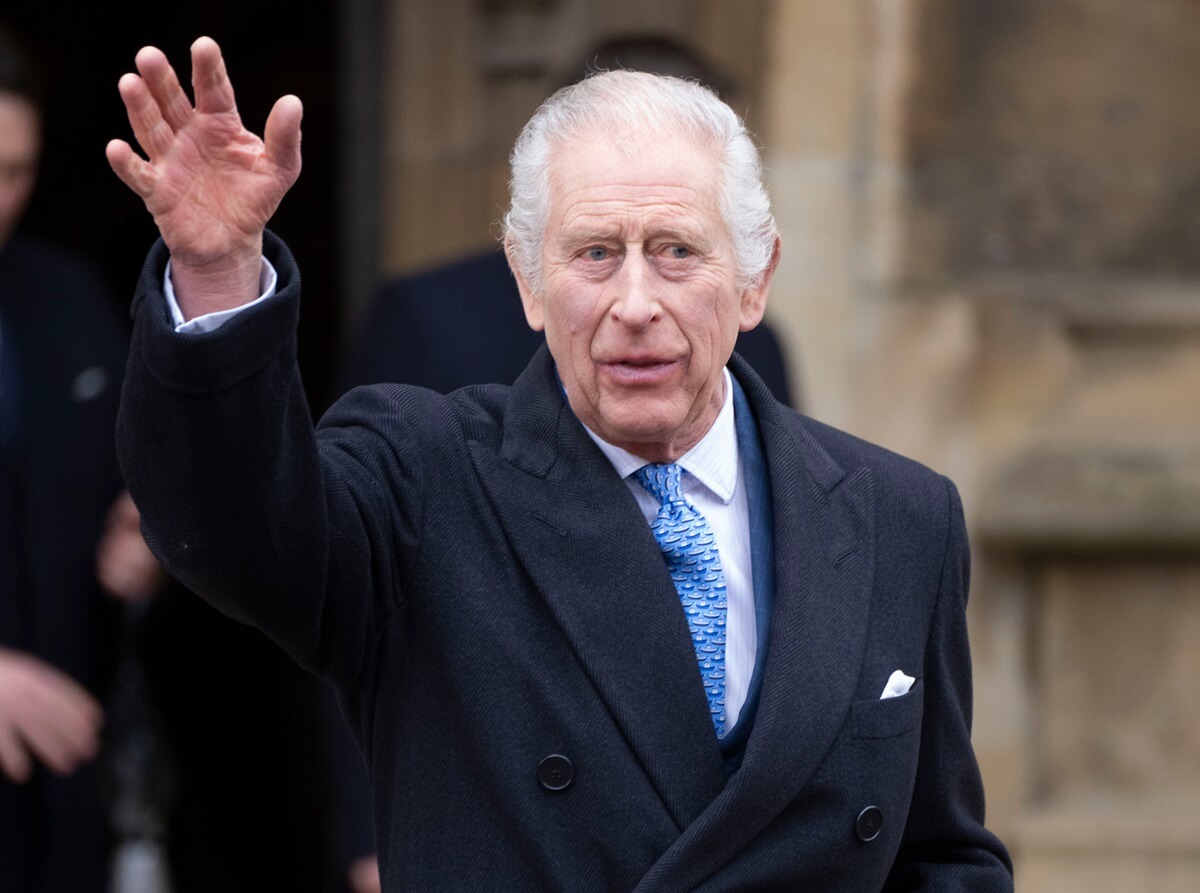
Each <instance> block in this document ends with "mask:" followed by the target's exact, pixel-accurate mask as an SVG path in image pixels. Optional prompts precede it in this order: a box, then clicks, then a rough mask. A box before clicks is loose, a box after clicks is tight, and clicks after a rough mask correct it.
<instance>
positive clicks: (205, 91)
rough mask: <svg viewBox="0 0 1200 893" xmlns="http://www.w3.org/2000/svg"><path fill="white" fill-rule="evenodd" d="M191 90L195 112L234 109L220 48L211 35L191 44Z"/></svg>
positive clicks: (231, 87) (230, 85) (231, 91)
mask: <svg viewBox="0 0 1200 893" xmlns="http://www.w3.org/2000/svg"><path fill="white" fill-rule="evenodd" d="M192 92H194V93H195V94H196V111H198V112H205V113H211V114H219V113H221V112H232V111H235V110H236V108H237V106H236V105H235V103H234V97H233V84H231V83H229V74H228V73H227V72H226V71H225V60H224V59H223V58H221V48H220V47H219V46H217V42H216V41H215V40H213V39H212V38H211V37H200V38H197V39H196V42H195V43H193V44H192Z"/></svg>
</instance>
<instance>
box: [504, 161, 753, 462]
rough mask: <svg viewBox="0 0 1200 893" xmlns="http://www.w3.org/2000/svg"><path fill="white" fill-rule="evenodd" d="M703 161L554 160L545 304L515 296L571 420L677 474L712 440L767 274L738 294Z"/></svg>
mask: <svg viewBox="0 0 1200 893" xmlns="http://www.w3.org/2000/svg"><path fill="white" fill-rule="evenodd" d="M719 182H720V171H719V168H718V165H717V162H716V159H715V158H713V156H712V154H711V153H710V152H709V151H707V150H706V149H705V148H703V147H702V146H699V145H697V144H696V143H694V142H692V141H690V140H688V139H686V138H674V139H672V138H662V137H647V138H644V139H641V140H638V141H635V144H634V145H630V143H629V142H628V141H625V142H623V144H622V145H621V147H620V148H617V147H616V146H615V145H614V144H613V143H612V142H610V141H607V140H604V139H597V140H576V141H574V142H571V143H569V144H567V145H566V146H562V147H560V148H559V150H558V151H557V152H556V153H555V156H554V160H553V162H552V167H551V172H550V186H551V199H550V214H549V218H548V221H547V225H546V233H545V239H544V242H543V248H542V283H543V287H542V292H541V293H540V294H535V293H533V292H531V291H530V289H529V288H528V287H527V284H526V283H525V282H523V281H521V277H520V276H518V282H519V284H520V286H521V295H522V300H523V301H524V304H525V314H526V317H527V318H528V320H529V324H530V325H531V326H533V328H535V329H539V330H540V329H543V328H544V329H545V332H546V340H547V342H548V344H549V346H550V352H551V354H553V356H554V360H555V363H556V364H557V366H558V374H559V377H560V378H561V379H562V383H563V387H564V388H565V389H566V393H567V399H568V400H569V402H570V404H571V409H572V410H574V412H575V414H576V416H578V417H579V419H580V420H581V421H582V422H583V423H584V424H586V425H587V426H588V427H589V428H591V429H592V430H593V431H595V432H596V433H597V434H599V435H600V436H601V437H602V438H604V439H605V440H607V441H608V442H609V443H613V444H616V445H618V446H621V447H624V448H625V449H627V450H629V451H630V452H632V453H634V454H636V455H638V456H641V457H643V458H645V459H649V460H651V461H657V462H666V461H674V460H675V459H677V458H679V456H681V455H683V453H685V452H687V450H689V449H690V448H691V447H692V446H694V445H695V444H696V443H697V442H698V441H699V440H700V439H701V438H702V437H703V436H704V434H705V433H707V431H708V429H709V428H710V427H711V426H712V423H713V422H714V421H715V419H716V417H717V413H718V412H719V411H720V408H721V404H722V401H723V399H724V389H723V387H724V385H723V380H722V369H723V368H724V366H725V363H726V361H727V360H728V359H729V355H730V354H731V353H732V352H733V345H734V342H735V340H736V339H737V333H738V331H739V330H742V331H744V330H747V329H751V328H753V327H754V326H756V325H757V324H758V323H759V321H760V320H761V319H762V315H763V308H764V306H765V304H766V294H767V287H768V285H769V282H770V274H771V272H773V265H772V270H771V271H768V273H767V275H766V276H764V277H763V281H762V282H761V283H759V284H756V285H753V286H751V287H750V288H747V289H740V288H739V287H738V285H737V268H736V265H735V262H734V256H733V245H732V242H731V240H730V236H729V232H728V229H727V227H726V226H725V222H724V220H723V218H722V215H721V211H720V207H719V204H718V194H719V189H718V187H719Z"/></svg>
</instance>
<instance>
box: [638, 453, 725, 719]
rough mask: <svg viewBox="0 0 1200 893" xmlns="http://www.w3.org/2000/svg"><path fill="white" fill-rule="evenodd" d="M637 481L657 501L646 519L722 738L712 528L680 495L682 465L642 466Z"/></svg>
mask: <svg viewBox="0 0 1200 893" xmlns="http://www.w3.org/2000/svg"><path fill="white" fill-rule="evenodd" d="M634 477H636V478H637V480H638V483H640V484H641V485H642V486H643V487H645V488H646V489H647V490H649V491H650V493H651V494H652V495H653V496H654V498H655V499H657V500H658V501H659V504H660V506H661V507H660V508H659V510H658V515H657V516H655V518H654V520H653V521H652V522H651V524H650V530H651V532H653V534H654V539H655V540H657V541H658V547H659V548H660V549H661V550H662V553H663V558H664V559H665V560H666V562H667V570H669V571H670V572H671V579H672V580H674V581H675V591H676V592H678V593H679V600H680V601H681V602H682V603H683V611H684V613H685V614H686V615H687V621H688V627H689V628H690V629H691V633H692V644H693V645H694V646H695V648H696V660H697V661H699V663H700V676H701V678H702V679H703V680H704V691H705V693H706V694H707V695H708V709H709V711H710V712H711V713H712V719H713V726H714V727H715V728H716V730H717V737H718V738H723V737H725V614H726V611H727V604H726V599H725V574H724V573H723V572H722V570H721V557H720V556H719V555H718V554H717V541H716V538H715V537H714V536H713V532H712V528H711V527H709V526H708V521H706V520H705V518H704V516H703V515H702V514H700V512H698V511H696V509H695V507H694V506H692V505H691V504H690V503H689V502H688V501H687V500H686V499H684V498H683V488H682V485H681V482H682V480H683V468H681V467H680V466H678V465H674V464H671V465H644V466H642V467H641V468H639V469H638V470H637V471H636V472H634Z"/></svg>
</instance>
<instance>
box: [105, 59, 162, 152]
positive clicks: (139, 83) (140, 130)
mask: <svg viewBox="0 0 1200 893" xmlns="http://www.w3.org/2000/svg"><path fill="white" fill-rule="evenodd" d="M117 90H119V91H120V93H121V100H122V101H123V102H124V103H125V111H126V112H127V113H128V115H129V123H130V125H131V126H132V127H133V135H134V136H136V137H137V141H138V143H139V144H140V145H141V147H142V149H143V150H144V151H145V152H146V154H147V155H148V156H150V158H151V160H153V159H155V158H158V157H160V156H162V155H164V154H166V152H167V150H168V149H170V148H171V146H172V144H174V142H175V131H174V130H172V129H171V125H169V124H168V123H167V122H166V121H164V120H163V116H162V110H161V109H159V107H158V103H157V102H156V101H155V99H154V97H153V96H152V95H151V94H150V88H149V87H147V86H146V82H145V81H144V80H142V79H141V78H140V77H138V76H137V75H136V74H133V73H130V74H126V75H122V76H121V80H119V81H117Z"/></svg>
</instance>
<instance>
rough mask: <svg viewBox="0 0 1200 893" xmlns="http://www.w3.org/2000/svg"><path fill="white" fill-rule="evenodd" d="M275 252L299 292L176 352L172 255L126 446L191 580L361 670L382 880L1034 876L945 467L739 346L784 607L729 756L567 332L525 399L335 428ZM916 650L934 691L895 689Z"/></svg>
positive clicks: (148, 300) (676, 883)
mask: <svg viewBox="0 0 1200 893" xmlns="http://www.w3.org/2000/svg"><path fill="white" fill-rule="evenodd" d="M267 250H268V253H269V255H270V256H271V259H272V261H273V262H274V263H275V265H276V268H277V269H278V270H279V272H280V293H279V295H278V296H277V299H275V300H272V301H268V302H265V303H263V304H261V305H258V306H256V307H255V308H252V309H251V310H248V311H246V312H245V313H243V314H240V315H239V316H237V317H235V318H234V319H232V320H231V321H229V322H227V323H226V324H225V326H223V327H222V328H221V329H219V330H218V331H216V332H212V333H208V334H202V335H194V336H185V337H180V336H176V335H175V334H174V333H173V332H172V330H171V326H170V323H169V319H168V315H167V311H166V307H165V304H164V301H163V297H162V294H161V277H162V270H163V266H164V263H165V251H164V250H163V248H162V246H161V244H160V245H159V246H158V247H157V248H156V249H155V250H154V251H153V252H152V253H151V256H150V258H149V260H148V262H147V267H146V270H145V272H144V274H143V278H142V281H141V285H140V288H139V293H138V296H137V297H136V298H135V318H136V324H135V336H134V345H133V350H132V353H131V358H130V371H129V377H128V379H127V382H126V386H125V392H124V396H123V404H122V411H121V419H120V422H119V424H118V445H119V451H120V454H121V459H122V464H123V468H124V470H125V473H126V476H127V481H128V482H129V485H130V487H131V490H132V491H133V493H134V495H135V497H136V498H137V500H138V502H139V504H140V505H141V507H142V510H143V512H144V516H143V517H144V524H145V526H146V529H147V533H148V539H149V541H150V542H151V545H152V547H153V548H154V549H155V550H156V552H157V553H158V554H159V555H160V556H161V557H162V558H163V560H164V561H165V562H166V563H167V564H168V566H169V567H170V568H171V570H172V572H173V573H175V574H177V575H179V577H180V578H181V579H182V580H184V582H185V583H187V584H188V585H189V586H190V587H191V588H193V589H194V590H195V591H197V592H200V593H202V594H204V595H205V597H207V598H209V599H211V600H212V601H213V602H214V604H217V605H218V606H220V607H221V608H222V609H223V610H226V611H228V612H229V613H231V614H233V615H234V616H237V617H239V618H241V619H244V620H246V621H248V622H253V623H256V624H258V625H260V626H261V627H262V628H263V629H265V630H267V631H268V633H269V634H270V635H272V636H273V637H274V638H276V639H277V640H278V641H279V642H280V643H281V644H282V645H283V646H284V647H285V648H287V649H288V650H289V651H290V652H291V653H292V654H293V655H294V656H295V657H296V659H297V660H299V661H300V662H301V663H302V664H304V665H305V666H307V667H309V668H310V669H312V670H314V671H316V672H319V673H321V674H322V675H324V676H325V677H326V678H327V679H329V680H330V681H331V682H332V683H333V684H334V686H335V687H336V688H337V689H338V691H339V693H340V694H341V697H342V700H343V704H344V707H345V710H346V713H347V716H348V718H349V720H350V722H351V725H352V727H353V728H354V730H355V733H356V735H357V737H358V740H359V741H360V743H361V745H362V747H363V749H364V751H365V754H366V758H367V762H368V765H369V767H370V772H371V778H372V785H373V789H374V792H375V805H376V832H377V838H378V840H379V842H380V858H381V865H382V870H383V874H384V883H385V888H386V889H389V890H407V889H428V890H474V889H480V890H483V889H503V890H563V889H570V890H630V889H636V890H640V891H675V890H680V891H682V890H693V889H696V890H704V891H735V890H736V891H747V890H799V889H804V890H854V891H859V890H874V889H880V888H884V887H886V888H888V889H913V888H926V889H964V888H970V889H974V890H1008V889H1011V884H1012V881H1011V873H1010V868H1009V864H1008V859H1007V855H1006V854H1005V851H1004V849H1003V847H1002V846H1001V845H1000V843H999V842H998V841H996V840H995V838H993V837H992V836H991V835H990V834H989V833H988V832H987V831H986V830H984V827H983V796H982V790H981V787H980V782H979V776H978V772H977V769H976V764H975V760H974V757H973V755H972V751H971V746H970V741H969V726H970V668H969V659H968V654H967V643H966V628H965V617H964V601H965V597H966V573H967V551H966V542H965V537H964V531H963V522H962V513H961V508H960V505H959V502H958V498H957V495H956V494H955V491H954V489H953V487H952V486H951V485H950V483H949V482H948V481H946V480H945V479H944V478H941V477H939V476H937V475H935V474H934V473H932V472H930V471H928V470H927V469H924V468H922V467H921V466H918V465H916V464H915V463H912V462H910V461H907V460H905V459H902V458H900V457H898V456H895V455H893V454H891V453H888V452H886V451H884V450H881V449H879V448H877V447H873V446H870V445H868V444H865V443H863V442H861V441H859V440H856V439H854V438H852V437H850V436H848V435H845V434H842V433H840V432H836V431H833V430H832V429H829V428H827V427H825V426H823V425H819V424H817V423H815V422H812V421H810V420H806V419H802V418H801V417H800V416H798V415H796V414H795V413H793V412H791V411H790V410H787V409H785V408H784V407H782V406H781V405H780V404H779V403H778V402H776V401H775V400H774V399H773V398H772V397H771V395H770V393H769V391H768V389H767V388H766V387H765V385H763V383H762V382H761V381H760V380H759V379H758V377H757V376H756V375H755V374H754V372H753V371H752V370H751V369H750V368H749V366H748V365H747V364H746V363H744V362H742V361H741V360H739V359H738V358H736V357H735V358H734V360H733V361H731V368H732V371H733V373H734V375H735V376H736V378H737V379H738V381H739V382H740V383H741V385H742V387H743V388H744V390H745V393H746V397H747V400H748V402H749V405H750V407H751V409H752V411H753V413H754V415H755V420H756V422H757V425H758V430H759V433H760V435H761V439H762V443H763V447H764V453H765V456H766V464H767V474H768V477H769V480H770V487H771V494H772V497H771V498H772V511H773V517H774V542H775V568H774V570H775V607H774V610H773V616H772V618H771V626H770V636H769V641H768V642H767V643H766V645H765V647H766V648H767V649H768V651H767V654H766V664H765V672H764V679H763V683H762V691H761V697H760V700H759V704H758V709H757V717H756V721H755V725H754V730H753V732H752V734H751V736H750V739H749V741H748V742H747V745H746V753H745V759H744V762H743V764H742V766H741V768H740V769H738V770H737V771H736V772H734V773H733V774H732V775H730V774H728V772H727V770H726V768H725V766H724V764H723V763H722V760H721V753H720V748H719V746H718V742H717V740H716V737H715V735H714V733H713V729H712V725H711V721H710V719H709V713H708V709H707V703H706V700H705V696H704V692H703V687H702V685H701V681H700V676H699V673H698V670H697V667H696V661H695V656H694V652H693V650H692V646H691V642H690V638H689V635H688V630H687V625H686V621H685V619H684V616H683V611H682V609H681V607H680V604H679V601H678V598H677V596H676V593H675V589H674V586H673V585H672V583H671V579H670V576H669V574H668V573H667V571H666V569H665V566H664V564H663V561H662V557H661V554H660V553H659V550H658V547H657V544H656V543H655V541H654V538H653V536H652V534H651V533H650V531H649V529H648V526H647V525H646V523H645V521H644V519H643V518H642V516H641V514H640V512H639V510H638V509H637V506H636V503H635V502H634V500H633V497H632V495H631V494H630V492H629V490H628V488H627V487H626V485H625V484H624V483H623V482H622V481H621V480H620V479H619V478H618V477H617V475H616V473H615V472H614V471H613V469H612V466H611V465H610V464H609V463H608V461H607V460H606V459H605V458H604V457H603V454H601V453H600V451H599V450H598V449H597V447H596V446H595V444H594V443H593V442H592V441H591V439H590V438H589V437H588V436H587V434H586V432H585V431H584V430H583V428H582V426H581V425H580V424H579V423H578V421H577V420H576V419H575V417H574V415H573V414H572V413H571V411H570V408H569V407H568V406H567V405H566V404H565V403H564V401H563V397H562V394H561V392H560V390H559V388H558V387H557V384H556V382H555V379H554V375H553V367H552V364H551V360H550V357H549V355H548V354H547V353H546V351H545V350H542V351H541V352H539V354H538V355H537V356H536V357H535V358H534V360H533V362H532V363H531V364H530V365H529V368H528V369H527V370H526V371H525V372H524V373H523V374H522V375H521V376H520V378H518V380H517V381H516V383H515V384H514V385H513V386H512V388H511V389H510V388H506V387H501V386H481V387H473V388H468V389H465V390H462V391H457V392H455V393H453V394H450V395H448V396H441V395H438V394H435V393H433V392H431V391H426V390H423V389H420V388H412V387H404V386H380V387H373V388H360V389H357V390H355V391H353V392H352V393H351V394H349V395H348V396H347V397H345V398H344V399H343V400H342V401H340V402H339V403H338V404H337V405H335V406H334V407H333V408H332V409H331V410H330V411H329V412H328V413H327V414H326V416H325V418H324V419H323V420H322V422H321V424H320V426H319V428H318V429H317V431H316V434H315V436H314V434H313V432H312V430H311V428H310V426H309V422H308V418H309V416H308V411H307V407H306V405H305V400H304V395H303V392H302V389H301V387H300V384H299V379H298V376H297V373H296V369H295V339H294V329H295V324H296V318H297V309H298V292H299V277H298V271H297V270H296V267H295V264H294V261H293V260H292V259H291V257H290V256H289V255H288V254H287V253H286V250H285V249H284V248H283V247H282V245H281V244H280V243H278V242H277V241H276V240H275V239H274V238H273V237H271V238H268V240H267ZM895 669H903V670H905V671H906V672H908V673H909V674H910V675H914V676H916V677H917V682H916V684H915V685H914V687H913V689H912V691H910V692H909V694H908V695H906V696H904V697H900V698H895V699H891V700H886V701H881V700H879V695H880V693H881V692H882V689H883V686H884V683H885V682H886V681H887V679H888V676H889V675H890V674H891V673H892V671H893V670H895ZM548 757H558V758H562V757H565V758H566V761H565V762H564V761H562V760H561V759H559V760H557V761H551V762H550V763H548V762H547V758H548ZM548 766H549V767H552V768H555V769H556V771H554V772H551V773H547V768H548ZM564 778H565V779H566V780H567V781H569V784H566V785H565V786H563V785H562V784H561V782H562V781H563V780H564ZM868 807H875V808H876V809H877V810H878V812H879V815H880V816H881V818H882V822H881V825H880V828H879V831H878V834H877V835H874V836H872V835H871V834H869V833H865V829H864V828H863V825H862V823H861V822H858V818H859V816H860V815H861V814H862V813H863V811H864V809H867V808H868ZM866 830H869V829H866ZM864 838H870V839H864Z"/></svg>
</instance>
